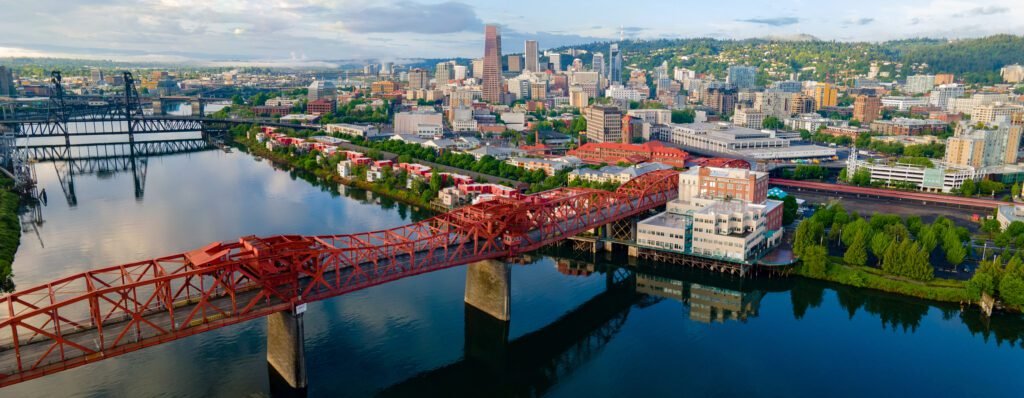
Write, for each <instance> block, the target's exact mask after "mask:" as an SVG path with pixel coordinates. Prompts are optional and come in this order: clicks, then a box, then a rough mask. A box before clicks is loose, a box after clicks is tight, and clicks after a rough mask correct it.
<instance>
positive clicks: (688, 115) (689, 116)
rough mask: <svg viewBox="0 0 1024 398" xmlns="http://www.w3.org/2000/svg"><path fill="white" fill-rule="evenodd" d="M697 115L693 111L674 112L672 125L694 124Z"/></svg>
mask: <svg viewBox="0 0 1024 398" xmlns="http://www.w3.org/2000/svg"><path fill="white" fill-rule="evenodd" d="M696 117H697V113H696V112H695V111H694V110H693V109H683V110H678V111H672V123H693V120H694V118H696Z"/></svg>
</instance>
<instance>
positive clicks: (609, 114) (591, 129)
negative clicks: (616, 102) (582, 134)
mask: <svg viewBox="0 0 1024 398" xmlns="http://www.w3.org/2000/svg"><path fill="white" fill-rule="evenodd" d="M583 117H584V118H586V119H587V141H589V142H621V141H622V111H620V110H619V108H616V107H614V106H602V105H597V106H592V107H589V108H587V109H586V110H585V112H583Z"/></svg>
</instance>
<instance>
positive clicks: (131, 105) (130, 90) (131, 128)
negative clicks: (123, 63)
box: [124, 71, 143, 156]
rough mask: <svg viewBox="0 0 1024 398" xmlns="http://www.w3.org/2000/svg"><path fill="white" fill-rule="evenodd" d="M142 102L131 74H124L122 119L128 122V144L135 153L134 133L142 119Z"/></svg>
mask: <svg viewBox="0 0 1024 398" xmlns="http://www.w3.org/2000/svg"><path fill="white" fill-rule="evenodd" d="M142 116H143V115H142V102H141V101H140V100H139V92H138V91H137V90H136V87H135V78H134V77H132V73H131V72H127V71H126V72H124V117H125V119H126V120H127V121H128V142H129V144H130V145H131V148H132V155H133V156H134V151H135V131H136V130H138V128H139V127H140V124H141V120H140V119H141V118H142Z"/></svg>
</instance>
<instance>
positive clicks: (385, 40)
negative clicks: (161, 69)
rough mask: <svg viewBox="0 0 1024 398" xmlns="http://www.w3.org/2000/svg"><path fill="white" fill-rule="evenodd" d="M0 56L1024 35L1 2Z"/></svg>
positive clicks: (960, 23) (1006, 19) (939, 16)
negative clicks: (496, 42)
mask: <svg viewBox="0 0 1024 398" xmlns="http://www.w3.org/2000/svg"><path fill="white" fill-rule="evenodd" d="M0 10H3V14H4V18H3V23H2V24H0V57H9V56H52V57H68V58H88V59H112V60H120V61H168V62H186V61H194V62H204V63H213V62H221V63H228V64H230V63H244V62H249V63H262V64H272V65H273V64H277V65H307V66H316V65H332V64H334V63H337V62H338V61H343V60H364V59H376V60H382V61H389V60H393V61H401V60H403V59H414V58H446V57H480V56H481V55H482V53H483V25H484V24H488V23H496V24H499V25H500V26H501V27H502V39H503V43H502V49H503V52H505V53H511V52H516V51H522V47H523V44H522V43H523V41H524V40H526V39H534V40H538V42H539V43H540V47H541V48H549V47H557V46H562V45H572V44H580V43H589V42H594V41H606V40H614V39H617V38H618V37H619V36H620V35H622V36H624V37H626V38H636V39H655V38H685V37H714V38H732V39H743V38H751V37H793V36H795V35H799V34H806V35H812V36H814V37H817V38H819V39H823V40H841V41H882V40H889V39H902V38H912V37H937V38H965V37H978V36H986V35H991V34H996V33H1015V34H1021V33H1022V32H1024V1H1022V0H858V1H856V2H848V1H833V0H816V1H805V0H773V1H770V2H768V1H764V0H760V1H754V0H728V1H707V0H703V1H691V0H660V1H654V0H629V1H623V0H617V1H607V0H589V1H568V0H554V1H552V0H515V1H507V0H506V1H502V0H487V1H483V0H465V1H428V0H0Z"/></svg>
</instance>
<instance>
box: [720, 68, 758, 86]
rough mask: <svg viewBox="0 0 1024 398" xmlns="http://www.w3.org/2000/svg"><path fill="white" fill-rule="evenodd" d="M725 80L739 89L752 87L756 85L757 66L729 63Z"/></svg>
mask: <svg viewBox="0 0 1024 398" xmlns="http://www.w3.org/2000/svg"><path fill="white" fill-rule="evenodd" d="M725 82H726V83H730V84H732V85H734V86H736V88H738V89H741V90H742V89H750V88H754V87H755V86H757V67H753V66H746V65H729V77H728V78H726V80H725Z"/></svg>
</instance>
